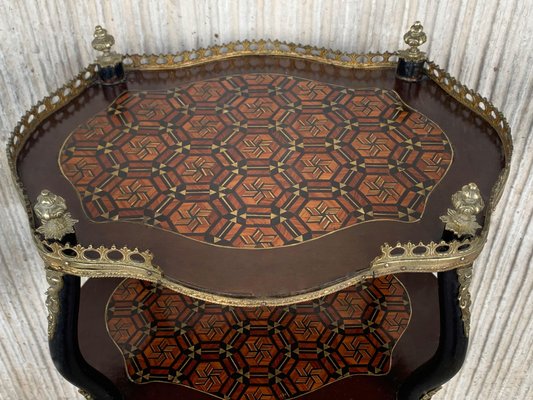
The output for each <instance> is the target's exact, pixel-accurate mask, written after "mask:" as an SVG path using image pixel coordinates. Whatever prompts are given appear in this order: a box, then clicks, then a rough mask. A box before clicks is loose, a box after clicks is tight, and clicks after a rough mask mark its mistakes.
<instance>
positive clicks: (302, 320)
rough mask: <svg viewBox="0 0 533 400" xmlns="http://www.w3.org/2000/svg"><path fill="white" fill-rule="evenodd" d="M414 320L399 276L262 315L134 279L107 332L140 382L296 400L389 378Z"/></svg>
mask: <svg viewBox="0 0 533 400" xmlns="http://www.w3.org/2000/svg"><path fill="white" fill-rule="evenodd" d="M410 315H411V306H410V301H409V296H408V294H407V291H406V290H405V288H404V287H403V285H402V284H401V282H400V281H399V280H398V279H396V278H395V277H394V276H383V277H380V278H376V279H374V280H370V281H365V282H362V283H361V284H359V285H357V286H354V287H350V288H348V289H346V290H342V291H339V292H337V293H334V294H331V295H328V296H326V297H323V298H320V299H317V300H314V301H311V302H305V303H300V304H295V305H291V306H286V307H258V308H239V307H224V306H220V305H216V304H210V303H205V302H202V301H198V300H195V299H193V298H190V297H188V296H185V295H182V294H179V293H176V292H173V291H171V290H169V289H165V288H161V287H157V286H156V285H154V284H152V283H149V282H145V281H138V280H134V279H127V280H125V281H123V282H122V283H121V284H120V285H119V286H118V287H117V289H116V290H115V292H114V293H113V295H112V296H111V298H110V300H109V303H108V307H107V327H108V331H109V334H110V335H111V338H112V339H113V341H114V342H115V344H116V345H117V346H118V348H119V349H120V351H121V352H122V354H123V356H124V359H125V363H126V370H127V374H128V376H129V377H130V379H131V380H132V381H134V382H136V383H148V382H156V381H157V382H168V383H173V384H180V385H185V386H189V387H192V388H194V389H197V390H200V391H203V392H206V393H210V394H212V395H214V396H216V397H218V398H223V399H229V398H231V399H258V398H269V399H287V398H293V397H296V396H299V395H302V394H305V393H308V392H310V391H314V390H317V389H319V388H321V387H323V386H324V385H327V384H329V383H332V382H334V381H336V380H339V379H342V378H345V377H348V376H351V375H358V374H365V375H382V374H387V373H388V371H389V369H390V365H391V357H392V352H393V349H394V346H395V344H396V343H397V342H398V340H399V339H400V337H401V335H402V334H403V332H404V331H405V329H406V328H407V326H408V324H409V319H410ZM261 396H263V397H261Z"/></svg>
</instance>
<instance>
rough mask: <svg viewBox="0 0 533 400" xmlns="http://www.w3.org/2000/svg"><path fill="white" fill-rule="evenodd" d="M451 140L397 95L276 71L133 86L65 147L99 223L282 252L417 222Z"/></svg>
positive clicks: (71, 171)
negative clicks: (378, 224) (363, 228)
mask: <svg viewBox="0 0 533 400" xmlns="http://www.w3.org/2000/svg"><path fill="white" fill-rule="evenodd" d="M451 160H452V149H451V146H450V144H449V141H448V138H447V137H446V135H445V134H444V132H442V130H441V129H440V128H439V127H438V126H437V125H436V124H435V123H434V122H432V121H431V120H429V119H428V118H427V117H425V116H424V115H422V114H420V113H419V112H417V111H414V110H412V109H410V108H409V107H408V106H406V105H405V104H403V103H402V101H401V99H400V97H399V96H398V95H397V94H396V93H395V92H394V91H391V90H386V89H379V88H369V89H352V88H345V87H343V86H338V85H332V84H328V83H322V82H320V81H316V80H310V79H303V78H299V77H297V76H293V75H287V74H275V73H249V74H236V75H230V76H224V77H219V78H215V79H211V80H203V81H198V82H194V83H191V84H186V85H180V86H177V87H176V88H174V89H170V90H152V91H126V92H124V93H123V94H121V95H120V96H119V97H118V98H117V99H116V100H115V101H114V102H113V103H112V104H111V105H110V106H109V107H107V109H105V110H103V111H101V112H99V113H97V114H96V115H95V116H93V117H92V118H90V119H89V120H88V121H87V122H86V123H84V124H82V125H80V126H79V127H78V128H77V129H76V130H74V132H72V134H71V135H69V137H68V138H67V139H66V141H65V142H64V144H63V146H62V149H61V151H60V156H59V167H60V169H61V172H62V173H63V175H64V176H65V177H66V178H67V179H68V180H69V182H70V183H71V184H72V185H73V186H74V187H75V189H76V191H77V192H78V195H79V196H80V198H81V201H82V204H83V209H84V211H85V214H86V216H87V217H88V218H89V219H90V220H92V221H94V222H113V221H125V222H136V223H141V224H144V225H148V226H151V227H156V228H160V229H163V230H166V231H169V232H175V233H177V234H181V235H183V236H185V237H188V238H191V239H194V240H198V241H201V242H205V243H209V244H215V245H218V246H226V247H237V248H250V249H251V248H255V249H257V248H275V247H282V246H287V245H295V244H299V243H303V242H306V241H308V240H311V239H318V238H320V237H322V236H324V235H326V234H328V233H334V232H336V231H338V230H340V229H344V228H349V227H351V226H354V225H357V224H360V223H363V222H368V221H402V222H416V221H418V220H419V219H420V218H421V216H422V214H423V212H424V208H425V204H426V201H427V198H428V197H429V195H430V194H431V192H432V191H433V190H434V188H435V187H436V185H437V184H438V183H439V182H440V180H441V179H442V178H443V177H444V176H445V174H446V172H447V170H448V168H449V166H450V164H451Z"/></svg>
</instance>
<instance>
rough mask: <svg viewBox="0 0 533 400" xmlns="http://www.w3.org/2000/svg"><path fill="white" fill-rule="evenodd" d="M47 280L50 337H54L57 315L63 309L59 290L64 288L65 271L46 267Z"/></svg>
mask: <svg viewBox="0 0 533 400" xmlns="http://www.w3.org/2000/svg"><path fill="white" fill-rule="evenodd" d="M46 281H47V282H48V285H49V286H48V290H47V291H46V308H47V309H48V339H52V337H53V336H54V334H55V331H56V326H57V316H58V314H59V311H60V310H61V304H60V303H59V292H60V291H61V289H62V288H63V273H62V272H61V271H54V270H51V269H48V268H47V269H46Z"/></svg>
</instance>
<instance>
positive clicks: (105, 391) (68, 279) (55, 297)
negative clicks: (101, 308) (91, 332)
mask: <svg viewBox="0 0 533 400" xmlns="http://www.w3.org/2000/svg"><path fill="white" fill-rule="evenodd" d="M46 277H47V280H48V283H49V285H50V287H49V289H48V291H47V300H46V305H47V307H48V312H49V314H48V340H49V346H50V354H51V356H52V360H53V361H54V364H55V366H56V368H57V369H58V370H59V372H60V373H61V375H63V377H64V378H65V379H67V380H68V381H69V382H70V383H72V384H73V385H75V386H77V387H78V388H80V393H81V394H83V395H84V396H85V397H86V398H88V399H95V400H100V399H102V400H112V399H113V400H115V399H121V398H122V396H121V394H120V392H119V391H118V389H117V388H116V387H115V385H113V383H111V381H110V380H109V379H108V378H106V377H105V376H104V375H102V374H101V373H100V372H98V371H97V370H96V369H94V368H93V367H91V366H90V365H89V364H88V363H87V362H86V361H85V359H84V358H83V356H82V355H81V352H80V349H79V345H78V311H79V299H80V278H79V277H77V276H71V275H65V274H63V273H61V272H58V271H53V270H50V269H47V270H46Z"/></svg>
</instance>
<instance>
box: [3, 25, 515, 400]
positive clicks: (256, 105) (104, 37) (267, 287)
mask: <svg viewBox="0 0 533 400" xmlns="http://www.w3.org/2000/svg"><path fill="white" fill-rule="evenodd" d="M404 39H405V42H406V44H407V45H408V48H407V49H406V50H401V51H398V52H395V53H368V54H346V53H342V52H337V51H332V50H327V49H317V48H314V47H310V46H301V45H295V44H288V43H282V42H278V41H264V40H261V41H243V42H235V43H229V44H226V45H222V46H214V47H211V48H206V49H199V50H195V51H186V52H182V53H179V54H169V55H151V56H148V55H119V54H116V53H114V52H113V51H112V50H111V48H112V45H113V43H114V39H113V37H112V36H111V35H109V34H108V33H107V31H106V30H105V29H103V28H101V27H97V28H96V30H95V34H94V40H93V47H94V48H95V49H96V50H98V51H100V52H101V55H100V56H99V57H98V58H97V61H96V63H95V64H92V65H89V66H88V67H87V68H86V69H85V70H83V71H82V72H81V73H80V75H79V76H77V77H76V78H75V79H73V80H72V81H70V82H68V83H67V84H66V85H65V86H64V87H62V88H61V89H59V90H58V91H56V92H54V93H52V94H51V95H50V96H48V97H46V98H45V99H44V100H43V101H41V102H39V103H38V104H37V105H35V106H34V107H33V108H32V109H31V110H30V111H29V112H27V113H26V114H25V115H24V116H23V117H22V120H21V122H20V123H19V124H18V125H17V127H16V128H15V130H14V131H13V134H12V136H11V139H10V141H9V144H8V149H7V151H8V156H9V160H10V167H11V169H12V172H13V178H14V181H15V184H16V185H17V187H18V189H19V192H20V195H21V199H22V201H23V204H24V205H25V207H26V211H27V214H28V218H29V222H30V225H31V228H32V230H33V232H34V239H35V245H36V246H37V248H38V250H39V253H40V255H41V256H42V258H43V260H44V264H45V266H46V269H45V270H46V276H47V280H48V283H49V284H50V288H49V290H48V292H47V306H48V309H49V316H48V322H49V332H48V333H49V342H50V351H51V355H52V358H53V360H54V363H55V365H56V367H57V368H58V370H59V371H60V372H61V374H62V375H63V376H64V377H65V378H66V379H68V380H69V381H70V382H72V383H73V384H74V385H76V386H78V387H79V388H80V392H82V393H83V394H84V395H85V396H86V397H87V398H94V399H120V398H127V399H137V398H138V399H141V398H142V399H147V398H174V397H176V398H187V399H210V398H213V397H214V398H220V399H260V398H268V399H288V398H295V397H300V396H301V397H302V398H304V399H320V398H325V397H327V398H333V397H336V398H338V399H348V398H352V397H351V396H352V394H353V393H357V394H358V395H359V396H361V397H362V398H365V399H396V398H398V399H417V400H418V399H421V398H423V399H429V398H430V397H431V395H432V393H434V392H435V391H436V390H438V388H439V387H440V386H441V385H442V384H443V383H444V382H446V381H447V380H449V379H450V378H451V377H452V376H453V375H454V374H455V373H456V372H457V371H458V370H459V369H460V367H461V365H462V362H463V359H464V357H465V354H466V349H467V345H468V336H469V318H470V316H469V305H470V295H469V292H468V286H469V283H470V279H471V275H472V263H473V262H474V260H475V259H476V257H477V256H478V255H479V253H480V252H481V250H482V249H483V245H484V243H485V241H486V238H487V235H488V230H489V225H490V215H491V212H492V211H493V209H494V207H495V206H496V204H497V202H498V200H499V197H500V194H501V192H502V190H503V186H504V184H505V181H506V179H507V175H508V173H509V163H510V157H511V152H512V143H511V136H510V130H509V126H508V124H507V122H506V121H505V118H504V117H503V115H502V114H501V113H500V112H499V111H498V110H497V109H496V108H495V107H494V106H493V105H492V104H491V103H490V102H489V101H488V100H487V99H485V98H483V97H481V96H480V95H479V94H477V93H475V92H473V91H472V90H470V89H468V88H466V87H465V86H463V85H462V84H461V83H460V82H458V81H457V80H456V79H455V78H453V77H451V76H450V75H449V74H448V73H446V72H445V71H444V70H443V69H441V68H440V67H439V66H437V65H436V64H434V63H433V62H430V61H427V59H426V55H425V54H424V53H423V52H422V51H421V50H419V46H421V45H423V43H424V42H425V41H426V35H425V34H424V32H423V30H422V26H421V25H420V23H418V22H417V23H415V24H414V25H413V26H412V27H411V29H410V30H409V32H407V33H406V35H405V36H404ZM435 273H436V274H437V276H438V277H435V276H434V275H433V274H435ZM80 277H88V278H91V279H89V280H88V282H87V283H86V284H85V285H83V287H81V290H80ZM92 278H105V279H92ZM80 293H81V296H80Z"/></svg>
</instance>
